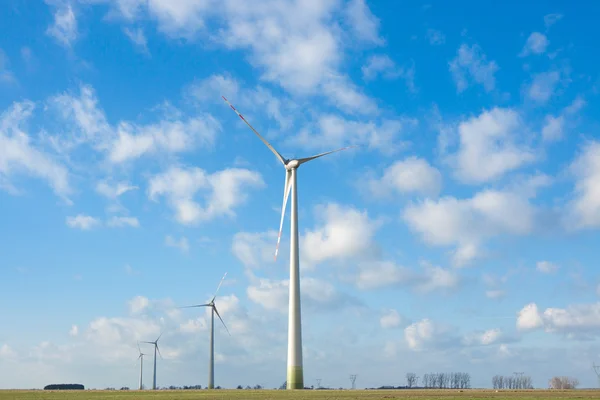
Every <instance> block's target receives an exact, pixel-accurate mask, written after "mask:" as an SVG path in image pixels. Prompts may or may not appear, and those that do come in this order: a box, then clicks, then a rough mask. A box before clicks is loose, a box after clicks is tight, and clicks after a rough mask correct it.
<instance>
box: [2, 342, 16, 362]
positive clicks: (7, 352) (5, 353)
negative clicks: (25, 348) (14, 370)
mask: <svg viewBox="0 0 600 400" xmlns="http://www.w3.org/2000/svg"><path fill="white" fill-rule="evenodd" d="M0 357H2V359H3V360H10V359H14V358H16V357H17V352H16V351H14V350H13V348H12V347H10V346H9V345H7V344H6V343H4V344H3V345H2V346H0Z"/></svg>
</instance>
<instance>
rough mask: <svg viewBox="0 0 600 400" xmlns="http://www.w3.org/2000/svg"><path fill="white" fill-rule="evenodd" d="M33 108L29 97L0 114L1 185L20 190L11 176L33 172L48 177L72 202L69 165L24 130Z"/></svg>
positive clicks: (57, 189) (45, 178) (63, 196)
mask: <svg viewBox="0 0 600 400" xmlns="http://www.w3.org/2000/svg"><path fill="white" fill-rule="evenodd" d="M33 109H34V104H33V103H31V102H28V101H26V102H22V103H14V104H13V105H12V106H11V107H10V108H9V109H8V110H5V111H4V112H3V113H2V114H0V149H1V150H0V188H2V189H5V190H8V191H9V192H12V193H18V190H17V188H16V187H15V186H14V185H13V184H12V183H11V180H10V178H11V177H12V176H13V175H18V174H26V175H32V176H35V177H37V178H41V179H44V180H46V181H47V182H48V183H49V184H50V186H51V187H52V189H53V190H54V192H55V193H56V194H57V195H59V196H61V197H62V198H63V199H65V200H66V201H67V202H70V200H68V199H67V197H66V196H67V195H68V194H70V193H71V187H70V185H69V173H68V171H67V169H66V168H65V167H64V166H62V165H61V164H59V163H58V162H56V161H54V160H53V159H52V157H50V155H49V154H47V153H45V152H43V151H42V150H39V149H37V148H35V147H34V145H33V144H32V140H31V138H30V136H29V135H28V134H27V133H26V132H25V131H24V124H25V122H26V121H27V120H28V119H29V118H30V117H31V115H32V113H33Z"/></svg>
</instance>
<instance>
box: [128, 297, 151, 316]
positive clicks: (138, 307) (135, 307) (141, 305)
mask: <svg viewBox="0 0 600 400" xmlns="http://www.w3.org/2000/svg"><path fill="white" fill-rule="evenodd" d="M148 306H150V300H148V298H147V297H144V296H135V297H134V298H133V299H131V300H130V301H129V312H130V313H131V314H140V313H142V312H144V310H146V309H147V308H148Z"/></svg>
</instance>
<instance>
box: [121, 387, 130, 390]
mask: <svg viewBox="0 0 600 400" xmlns="http://www.w3.org/2000/svg"><path fill="white" fill-rule="evenodd" d="M119 390H129V388H128V387H127V386H123V387H122V388H121V389H119Z"/></svg>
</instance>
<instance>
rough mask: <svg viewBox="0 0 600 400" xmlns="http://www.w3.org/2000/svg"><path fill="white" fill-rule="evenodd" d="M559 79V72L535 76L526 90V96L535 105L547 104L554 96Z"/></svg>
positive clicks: (542, 73)
mask: <svg viewBox="0 0 600 400" xmlns="http://www.w3.org/2000/svg"><path fill="white" fill-rule="evenodd" d="M560 79H561V73H560V71H548V72H540V73H539V74H535V75H534V76H533V80H532V82H531V84H530V85H529V87H528V88H527V96H528V97H529V98H530V99H531V100H533V101H535V102H536V103H539V104H545V103H547V102H548V100H550V98H551V97H552V96H553V95H554V92H555V90H556V86H557V85H558V83H559V82H560Z"/></svg>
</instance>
